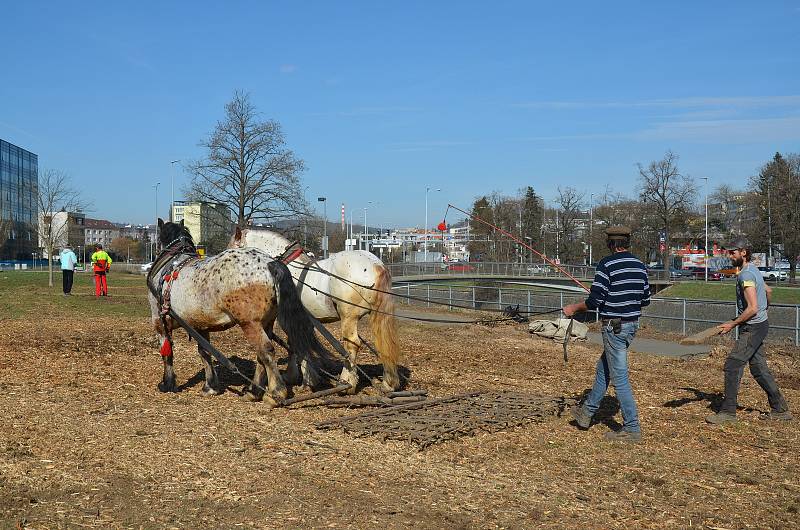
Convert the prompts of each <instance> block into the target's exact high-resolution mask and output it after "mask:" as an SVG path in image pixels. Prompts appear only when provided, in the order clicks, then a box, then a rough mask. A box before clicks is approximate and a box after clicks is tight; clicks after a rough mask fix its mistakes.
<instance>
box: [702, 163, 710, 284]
mask: <svg viewBox="0 0 800 530" xmlns="http://www.w3.org/2000/svg"><path fill="white" fill-rule="evenodd" d="M700 178H701V179H703V181H704V182H703V194H704V195H705V202H706V229H705V233H706V241H705V248H704V249H703V254H704V255H705V259H704V260H703V261H704V265H705V266H706V271H705V281H708V177H700Z"/></svg>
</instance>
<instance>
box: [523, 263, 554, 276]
mask: <svg viewBox="0 0 800 530" xmlns="http://www.w3.org/2000/svg"><path fill="white" fill-rule="evenodd" d="M527 271H528V274H547V273H548V272H550V267H549V266H548V265H530V266H529V267H528V269H527Z"/></svg>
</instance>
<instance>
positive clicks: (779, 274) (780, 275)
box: [758, 267, 789, 281]
mask: <svg viewBox="0 0 800 530" xmlns="http://www.w3.org/2000/svg"><path fill="white" fill-rule="evenodd" d="M758 270H760V271H761V277H762V278H764V279H765V280H770V281H773V280H785V279H787V278H788V277H789V275H788V274H787V273H786V271H784V270H778V269H774V268H772V267H759V268H758Z"/></svg>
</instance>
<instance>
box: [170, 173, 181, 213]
mask: <svg viewBox="0 0 800 530" xmlns="http://www.w3.org/2000/svg"><path fill="white" fill-rule="evenodd" d="M178 162H180V160H173V161H171V162H170V163H169V166H170V170H171V171H170V178H171V180H172V195H171V197H170V199H171V201H170V203H169V220H170V221H174V219H173V218H172V209H173V208H174V207H175V164H177V163H178Z"/></svg>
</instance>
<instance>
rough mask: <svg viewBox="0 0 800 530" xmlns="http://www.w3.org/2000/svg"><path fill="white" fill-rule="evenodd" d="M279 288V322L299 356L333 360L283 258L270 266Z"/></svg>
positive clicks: (309, 358)
mask: <svg viewBox="0 0 800 530" xmlns="http://www.w3.org/2000/svg"><path fill="white" fill-rule="evenodd" d="M267 266H268V268H269V272H270V273H271V274H272V276H273V278H274V279H275V284H276V287H277V288H278V324H280V326H281V328H282V329H283V331H284V332H285V333H286V337H287V338H288V339H289V346H291V348H292V350H293V351H294V353H296V354H297V355H298V358H299V359H308V360H314V359H320V360H322V361H323V362H328V363H333V362H334V361H335V359H334V357H333V355H332V354H331V353H330V352H329V351H328V350H327V349H325V348H324V347H323V346H322V344H321V343H320V342H319V340H318V339H317V336H316V335H315V334H314V324H312V323H311V319H310V317H309V313H308V310H307V309H306V308H305V306H304V305H303V303H302V302H301V301H300V295H299V294H298V293H297V288H296V287H295V285H294V280H293V279H292V274H291V273H290V272H289V268H288V267H287V266H286V264H284V263H283V262H282V261H271V262H269V264H268V265H267Z"/></svg>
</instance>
